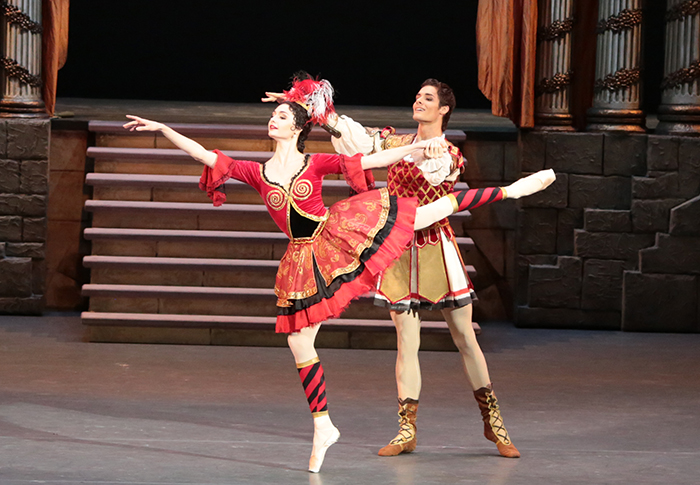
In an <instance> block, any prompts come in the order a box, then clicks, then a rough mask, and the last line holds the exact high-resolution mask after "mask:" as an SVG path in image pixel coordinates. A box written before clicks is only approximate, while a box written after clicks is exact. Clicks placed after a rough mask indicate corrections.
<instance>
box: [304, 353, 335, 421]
mask: <svg viewBox="0 0 700 485" xmlns="http://www.w3.org/2000/svg"><path fill="white" fill-rule="evenodd" d="M297 370H298V371H299V378H300V379H301V385H302V386H304V393H305V394H306V400H307V401H309V409H310V410H311V415H312V416H313V417H314V418H317V417H319V416H325V415H327V414H328V403H327V402H326V378H325V377H324V375H323V367H321V362H320V361H319V359H318V357H314V358H313V359H311V360H309V361H306V362H301V363H299V364H297Z"/></svg>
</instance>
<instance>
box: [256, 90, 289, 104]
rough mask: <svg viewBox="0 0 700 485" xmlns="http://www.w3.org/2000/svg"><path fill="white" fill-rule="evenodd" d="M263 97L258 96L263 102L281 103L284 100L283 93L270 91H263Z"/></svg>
mask: <svg viewBox="0 0 700 485" xmlns="http://www.w3.org/2000/svg"><path fill="white" fill-rule="evenodd" d="M265 96H266V97H265V98H260V100H261V101H262V102H263V103H274V102H277V103H282V102H284V101H286V99H287V98H285V96H284V93H273V92H271V91H265Z"/></svg>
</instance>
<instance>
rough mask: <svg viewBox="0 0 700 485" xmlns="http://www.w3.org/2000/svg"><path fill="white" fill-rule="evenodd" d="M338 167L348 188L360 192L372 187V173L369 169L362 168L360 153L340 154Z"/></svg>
mask: <svg viewBox="0 0 700 485" xmlns="http://www.w3.org/2000/svg"><path fill="white" fill-rule="evenodd" d="M340 169H341V170H342V171H343V176H344V177H345V181H346V182H347V183H348V185H349V186H350V188H351V189H352V190H354V191H355V192H357V193H358V194H361V193H362V192H367V191H368V190H372V189H373V188H374V175H373V174H372V171H371V170H362V154H361V153H360V154H357V155H353V156H352V157H346V156H345V155H340Z"/></svg>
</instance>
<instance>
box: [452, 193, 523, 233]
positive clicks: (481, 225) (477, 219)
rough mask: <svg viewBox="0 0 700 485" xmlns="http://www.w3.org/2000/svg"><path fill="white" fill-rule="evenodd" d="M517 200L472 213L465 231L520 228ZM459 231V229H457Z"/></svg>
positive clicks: (502, 201) (482, 207)
mask: <svg viewBox="0 0 700 485" xmlns="http://www.w3.org/2000/svg"><path fill="white" fill-rule="evenodd" d="M517 203H518V201H516V200H515V199H506V200H501V201H498V202H496V203H495V204H490V205H486V206H481V207H477V208H476V209H474V210H473V211H471V217H470V218H469V219H468V220H466V221H465V222H464V228H465V229H515V228H516V227H517V226H518V210H517ZM455 230H457V228H455Z"/></svg>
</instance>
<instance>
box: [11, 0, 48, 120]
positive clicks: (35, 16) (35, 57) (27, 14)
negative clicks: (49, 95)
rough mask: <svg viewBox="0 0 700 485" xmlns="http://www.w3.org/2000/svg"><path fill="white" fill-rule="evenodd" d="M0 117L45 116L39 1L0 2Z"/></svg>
mask: <svg viewBox="0 0 700 485" xmlns="http://www.w3.org/2000/svg"><path fill="white" fill-rule="evenodd" d="M0 14H2V18H1V19H0V32H1V35H2V37H0V46H1V48H2V52H1V53H0V54H1V55H0V89H1V95H2V97H1V98H0V116H5V117H7V116H11V117H18V116H19V117H22V116H24V117H26V116H30V117H34V116H45V114H44V102H43V100H42V97H41V32H42V29H41V0H6V1H2V2H0Z"/></svg>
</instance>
